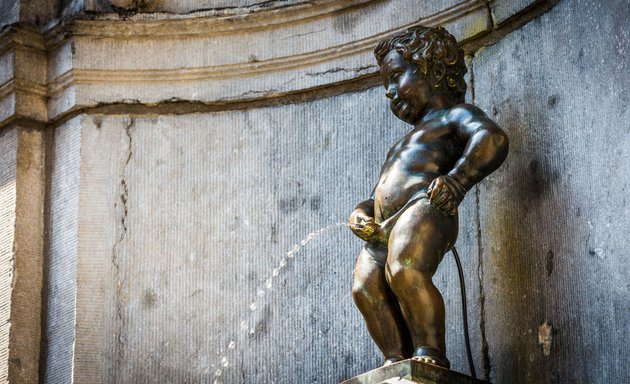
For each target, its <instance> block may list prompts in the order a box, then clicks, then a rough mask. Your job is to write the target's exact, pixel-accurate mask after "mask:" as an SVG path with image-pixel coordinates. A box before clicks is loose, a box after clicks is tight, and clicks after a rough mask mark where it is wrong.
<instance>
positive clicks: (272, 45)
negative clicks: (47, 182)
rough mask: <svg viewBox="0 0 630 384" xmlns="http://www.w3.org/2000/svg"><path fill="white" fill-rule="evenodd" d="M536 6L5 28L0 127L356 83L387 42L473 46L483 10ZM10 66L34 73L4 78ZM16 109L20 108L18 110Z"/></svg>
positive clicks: (387, 4) (379, 7) (299, 9)
mask: <svg viewBox="0 0 630 384" xmlns="http://www.w3.org/2000/svg"><path fill="white" fill-rule="evenodd" d="M232 3H233V2H232ZM543 3H545V4H547V3H549V4H551V3H555V1H534V2H532V1H519V2H518V5H519V6H518V7H516V8H515V6H514V5H510V6H506V5H505V2H499V1H489V2H488V1H485V0H441V1H430V0H397V1H378V0H348V1H339V0H315V1H308V2H306V1H288V2H270V3H269V5H268V6H262V5H260V4H259V3H258V2H252V4H253V5H252V4H250V6H247V4H245V6H242V7H225V8H221V9H219V8H213V9H207V10H199V11H195V12H192V13H185V14H177V13H165V12H162V13H135V14H120V13H107V14H96V13H90V12H87V13H83V14H80V15H78V16H77V17H76V18H75V19H73V20H66V21H63V20H62V21H60V22H59V23H58V24H57V25H55V26H52V27H51V28H50V29H49V30H47V31H46V32H45V33H44V34H43V36H42V35H39V34H38V33H35V32H31V31H27V30H24V29H15V28H14V29H12V30H9V31H6V32H5V33H4V34H3V35H2V39H1V40H0V63H3V64H2V65H1V66H0V106H2V114H1V115H0V121H4V120H6V119H8V118H9V117H11V116H13V117H15V116H18V115H24V116H27V117H29V118H32V119H35V120H37V121H48V120H49V119H52V120H59V119H61V118H62V117H63V116H65V115H66V114H68V113H70V112H72V111H77V110H82V109H85V108H90V107H94V106H98V105H107V104H116V103H118V104H120V103H122V104H133V105H137V104H141V105H156V104H160V103H164V102H173V101H185V102H194V103H198V104H201V105H207V106H210V105H212V106H217V105H219V106H220V105H233V104H235V103H241V104H242V103H248V102H257V103H259V102H261V101H264V100H273V99H278V98H286V97H289V96H290V95H295V94H301V93H305V92H313V91H317V90H318V89H331V87H333V88H334V87H338V86H347V85H348V84H349V83H353V82H354V83H357V82H359V83H363V84H364V87H367V86H371V85H374V84H375V83H376V80H375V76H376V73H377V69H378V68H377V66H376V63H375V61H374V59H373V57H372V50H373V48H374V46H375V45H376V44H377V43H378V42H379V41H380V40H382V39H385V38H387V37H388V36H391V35H393V34H395V33H397V32H399V31H401V30H404V29H406V28H408V27H410V26H413V25H417V24H423V25H429V26H435V25H442V26H445V27H446V28H447V29H448V30H449V31H450V32H451V33H453V34H454V35H455V37H456V38H457V39H458V40H459V41H460V42H463V43H464V45H466V44H468V45H469V46H472V45H474V43H475V42H476V41H480V39H482V38H483V37H484V36H492V35H493V32H494V31H495V30H496V28H497V26H498V24H497V23H496V22H495V20H494V18H497V17H498V16H496V15H494V13H497V15H499V16H500V17H499V18H500V19H501V20H502V21H505V20H508V19H509V18H508V17H507V16H506V15H507V14H511V15H512V16H513V17H514V16H515V15H516V16H518V15H520V14H519V12H521V11H522V12H521V13H522V14H523V15H524V16H522V17H521V18H523V19H527V20H529V19H531V18H533V17H535V16H537V15H538V14H539V13H542V12H538V13H537V12H532V11H531V8H532V7H535V6H536V5H537V4H543ZM94 4H96V3H94V2H87V3H86V4H85V9H86V10H90V9H97V8H98V7H96V6H95V5H94ZM99 4H100V3H99ZM97 5H98V4H97ZM499 5H501V6H499ZM90 7H93V8H90ZM94 7H96V8H94ZM528 9H530V10H529V11H527V10H528ZM523 10H525V11H527V12H525V11H523ZM493 12H494V13H493ZM11 31H13V32H11ZM27 52H29V53H28V54H27ZM29 55H30V56H29ZM20 60H21V63H23V64H19V63H18V62H20ZM20 68H29V71H30V72H32V73H36V74H37V75H35V76H33V75H32V74H29V75H20V74H19V73H18V72H15V73H14V69H16V70H19V69H20ZM36 68H37V69H36ZM359 88H360V86H359ZM353 89H357V87H356V86H355V87H354V88H353ZM18 99H22V101H19V100H18ZM21 105H23V106H25V108H27V109H28V111H26V110H25V111H22V112H20V106H21Z"/></svg>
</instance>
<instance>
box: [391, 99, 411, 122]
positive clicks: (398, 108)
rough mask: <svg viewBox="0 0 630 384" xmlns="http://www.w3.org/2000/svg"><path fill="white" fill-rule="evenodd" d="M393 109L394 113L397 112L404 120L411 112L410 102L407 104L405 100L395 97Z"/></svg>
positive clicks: (392, 104)
mask: <svg viewBox="0 0 630 384" xmlns="http://www.w3.org/2000/svg"><path fill="white" fill-rule="evenodd" d="M391 110H392V112H394V114H396V115H397V116H398V117H400V118H402V119H403V120H404V119H405V117H407V116H408V115H409V113H410V108H409V104H407V103H406V102H404V101H402V100H400V99H393V100H392V103H391Z"/></svg>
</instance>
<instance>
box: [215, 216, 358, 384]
mask: <svg viewBox="0 0 630 384" xmlns="http://www.w3.org/2000/svg"><path fill="white" fill-rule="evenodd" d="M345 226H348V224H347V223H345V222H338V223H335V224H331V225H328V226H326V227H323V228H320V229H318V230H316V231H313V232H311V233H309V234H308V235H307V236H306V237H305V238H304V239H303V240H302V241H300V242H299V243H297V244H295V245H294V246H293V247H292V248H291V250H289V251H287V252H286V253H285V254H284V256H282V258H280V260H279V261H278V264H277V266H276V267H275V268H274V269H273V270H272V271H271V273H270V275H268V276H266V278H265V279H264V283H263V284H262V285H261V286H259V287H258V288H257V289H256V294H255V296H254V298H253V299H252V301H251V303H250V304H249V310H250V315H249V316H247V318H243V319H241V321H240V330H241V331H242V332H243V333H244V334H250V335H253V334H254V333H255V329H254V328H253V327H250V325H249V321H248V320H250V319H251V316H252V315H251V313H252V312H254V311H256V310H257V309H258V308H259V307H260V304H261V301H262V300H263V298H264V297H265V296H266V295H267V294H268V292H269V291H271V289H272V288H273V284H274V279H276V278H277V277H278V276H279V275H280V272H282V270H283V269H284V268H285V267H286V266H287V264H288V263H289V261H290V260H291V259H293V258H294V257H295V254H296V253H298V252H299V251H300V250H301V249H302V248H303V247H304V246H305V245H306V244H308V243H309V242H311V241H312V240H313V239H315V238H317V237H318V236H320V235H321V234H323V233H325V232H329V231H332V230H333V229H336V228H339V227H345ZM236 346H237V342H236V341H235V340H231V341H230V342H229V343H228V345H227V347H226V348H224V350H225V352H224V353H223V355H222V356H221V358H220V361H219V363H218V364H217V365H218V368H217V370H216V371H215V373H214V384H221V383H222V380H221V379H222V377H221V376H222V375H223V369H224V368H226V367H228V366H229V365H230V358H231V355H232V354H233V351H234V350H235V349H236ZM217 365H214V366H215V367H216V366H217Z"/></svg>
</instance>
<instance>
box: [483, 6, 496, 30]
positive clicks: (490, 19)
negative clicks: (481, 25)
mask: <svg viewBox="0 0 630 384" xmlns="http://www.w3.org/2000/svg"><path fill="white" fill-rule="evenodd" d="M484 4H485V5H486V10H487V12H488V24H490V28H491V29H496V28H497V23H496V21H495V20H494V15H493V14H492V7H491V6H490V0H484Z"/></svg>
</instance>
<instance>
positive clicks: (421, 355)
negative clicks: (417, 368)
mask: <svg viewBox="0 0 630 384" xmlns="http://www.w3.org/2000/svg"><path fill="white" fill-rule="evenodd" d="M412 359H414V360H418V361H420V362H422V363H426V364H433V365H437V366H438V367H443V368H446V369H449V368H450V367H451V362H450V361H448V359H447V358H446V355H444V353H442V351H440V350H439V349H437V348H431V347H420V348H418V349H416V351H415V352H414V354H413V357H412Z"/></svg>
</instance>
